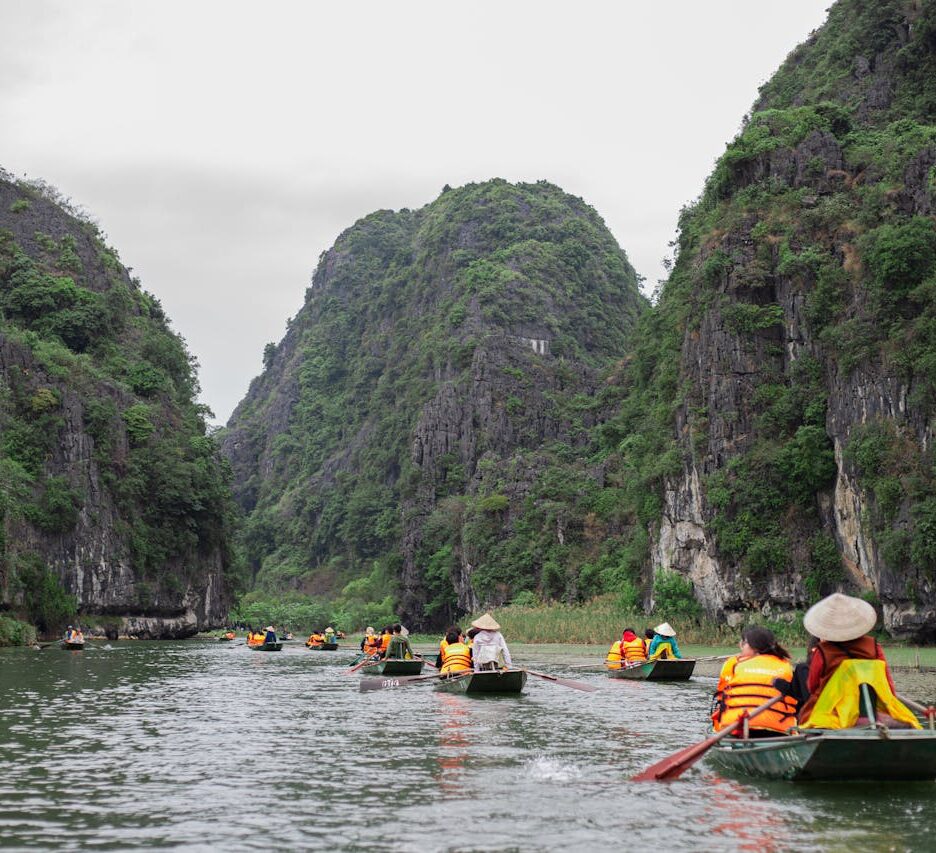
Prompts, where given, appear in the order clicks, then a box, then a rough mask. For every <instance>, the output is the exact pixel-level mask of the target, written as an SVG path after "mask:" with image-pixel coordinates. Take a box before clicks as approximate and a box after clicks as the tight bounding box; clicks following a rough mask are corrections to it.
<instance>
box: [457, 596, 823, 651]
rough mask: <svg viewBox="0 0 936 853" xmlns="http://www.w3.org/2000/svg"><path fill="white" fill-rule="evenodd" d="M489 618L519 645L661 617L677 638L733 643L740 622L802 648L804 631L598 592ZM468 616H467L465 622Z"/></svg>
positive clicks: (640, 625)
mask: <svg viewBox="0 0 936 853" xmlns="http://www.w3.org/2000/svg"><path fill="white" fill-rule="evenodd" d="M493 615H494V618H495V619H496V620H497V621H498V622H499V623H500V626H501V631H502V632H503V634H504V636H505V637H506V638H507V640H508V641H514V642H520V643H597V644H601V643H608V644H610V643H612V642H613V641H614V640H616V639H618V638H619V637H620V636H621V631H622V630H623V629H624V628H633V629H634V630H635V631H636V632H637V633H638V634H639V635H641V636H642V635H643V632H644V629H645V628H647V627H653V626H654V625H658V624H659V623H660V622H663V621H666V622H669V623H670V625H672V626H673V628H674V629H675V630H676V634H677V639H678V640H679V641H680V642H684V643H691V644H699V645H710V646H724V645H727V646H732V645H734V644H735V643H737V641H738V637H739V636H740V634H741V628H742V627H743V626H745V625H761V626H763V627H765V628H770V630H771V631H773V632H774V634H776V635H777V639H778V640H779V641H780V642H781V643H784V644H789V645H793V646H805V644H806V641H807V635H806V632H805V631H804V630H803V626H802V622H801V621H800V620H799V619H797V620H796V621H795V622H778V621H774V620H769V619H765V618H764V617H763V615H762V614H760V613H757V612H754V613H751V614H750V617H749V618H748V619H745V620H744V621H743V622H742V624H741V626H739V627H737V628H732V627H731V626H730V625H728V624H727V623H726V622H723V621H718V620H715V619H711V618H707V617H704V616H702V617H697V616H683V615H681V614H679V613H654V614H650V615H648V614H646V613H642V612H634V611H632V610H627V609H624V608H622V607H621V606H619V605H618V604H617V602H616V599H615V597H614V596H603V597H601V598H596V599H593V600H592V601H589V602H586V603H584V604H559V603H551V604H540V605H535V606H529V607H527V606H519V605H512V606H509V607H502V608H499V609H498V610H497V611H495V612H494V614H493ZM470 621H471V620H466V624H467V623H468V622H470Z"/></svg>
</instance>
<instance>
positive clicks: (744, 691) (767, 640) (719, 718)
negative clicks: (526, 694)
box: [712, 626, 796, 737]
mask: <svg viewBox="0 0 936 853" xmlns="http://www.w3.org/2000/svg"><path fill="white" fill-rule="evenodd" d="M740 647H741V652H740V654H737V655H735V656H734V657H732V658H729V659H728V660H726V661H725V665H724V666H723V667H722V670H721V674H720V675H719V677H718V688H717V689H716V691H715V695H714V696H713V697H712V725H713V727H714V729H715V731H721V730H722V729H725V728H729V727H731V728H734V727H736V726H738V724H739V723H741V722H742V719H743V717H744V715H745V712H747V713H750V712H751V711H753V710H754V709H755V708H757V707H758V706H759V705H763V704H764V703H765V702H766V701H767V700H768V699H773V698H774V697H775V696H781V695H782V696H783V697H784V698H783V699H782V700H781V701H780V702H778V703H776V704H775V705H773V707H771V708H768V709H767V710H766V711H762V712H760V713H759V714H758V715H757V716H756V717H754V719H752V720H751V723H750V727H749V731H750V735H751V736H752V737H776V736H777V735H779V734H786V733H787V732H788V731H789V730H790V729H791V728H793V726H795V725H796V702H795V701H794V700H793V699H791V698H790V697H789V696H786V695H785V694H783V693H781V691H780V690H778V689H777V687H775V686H774V679H782V680H784V681H790V680H792V678H793V666H792V664H791V663H790V654H789V652H787V650H786V649H785V648H783V646H781V645H780V644H779V643H778V642H777V640H776V637H774V635H773V632H772V631H769V630H767V629H766V628H758V627H755V626H752V627H750V628H745V629H744V631H743V632H742V634H741V641H740Z"/></svg>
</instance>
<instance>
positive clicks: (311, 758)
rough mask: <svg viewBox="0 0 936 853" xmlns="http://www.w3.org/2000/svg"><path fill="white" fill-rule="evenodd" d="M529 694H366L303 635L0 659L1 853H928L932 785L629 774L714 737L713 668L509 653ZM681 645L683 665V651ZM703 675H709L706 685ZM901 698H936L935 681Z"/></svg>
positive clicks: (922, 682) (913, 680)
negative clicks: (652, 677) (641, 669)
mask: <svg viewBox="0 0 936 853" xmlns="http://www.w3.org/2000/svg"><path fill="white" fill-rule="evenodd" d="M512 651H513V653H514V658H515V660H516V662H522V663H524V664H526V665H528V666H531V667H532V668H535V669H542V670H544V671H548V672H551V673H554V674H557V675H562V676H565V677H571V678H575V679H579V680H581V681H586V682H589V683H592V684H594V685H596V686H598V687H599V688H600V690H599V691H598V692H595V693H584V692H580V691H576V690H572V689H568V688H565V687H561V686H557V685H555V684H553V683H550V682H546V681H544V680H542V679H537V678H533V677H531V678H530V680H529V683H528V684H527V687H526V692H525V694H524V695H522V696H519V697H517V696H514V697H509V696H508V697H496V698H474V697H469V696H461V695H451V694H448V693H442V692H439V691H436V690H435V689H433V687H432V682H429V683H428V684H418V685H411V686H408V687H404V688H399V689H395V690H384V691H375V692H366V693H361V692H359V690H358V681H359V675H358V674H355V675H351V676H348V675H346V674H345V672H346V670H347V664H348V662H349V661H350V660H351V659H352V657H353V654H352V652H345V651H338V652H331V653H329V652H312V651H308V650H307V649H305V648H304V647H303V646H302V644H301V643H300V642H296V643H293V644H287V645H286V646H285V648H284V650H283V651H282V652H279V653H268V654H264V653H258V652H254V651H251V650H249V649H247V648H246V647H245V646H244V645H242V643H241V641H237V642H236V643H220V642H215V641H207V640H191V641H184V642H166V643H149V642H125V641H121V642H115V643H113V644H112V646H111V645H106V644H104V643H89V648H87V649H86V650H84V651H82V652H66V651H63V650H61V649H59V648H57V647H51V648H47V649H43V650H42V651H37V650H33V649H0V846H2V847H4V848H5V849H41V850H78V849H82V850H132V849H137V848H150V849H186V850H222V849H223V850H229V851H237V850H258V849H260V850H262V849H276V850H324V851H514V850H516V851H554V850H562V851H576V850H582V851H605V850H607V851H614V850H635V851H638V850H659V851H681V850H693V851H709V850H713V851H718V850H759V851H787V850H833V851H837V850H841V851H858V850H897V851H904V850H908V851H909V850H923V849H933V846H934V844H936V842H934V840H933V839H934V837H936V807H934V806H936V803H934V800H936V785H934V784H931V783H914V784H890V785H870V784H861V783H852V784H848V785H845V784H828V783H826V784H812V785H808V784H801V785H794V784H785V783H761V782H750V781H745V780H742V779H739V778H727V777H724V776H720V775H718V774H717V773H716V772H714V771H713V770H712V768H710V767H709V766H708V765H707V763H706V762H705V761H702V762H700V763H699V764H697V765H696V766H695V767H694V768H693V769H691V770H690V771H688V772H687V773H686V774H685V775H684V776H683V777H682V778H680V779H679V780H677V781H675V782H672V783H643V784H633V783H629V782H628V778H629V776H630V775H631V774H633V773H635V772H637V771H639V770H642V769H643V768H645V767H646V766H648V765H649V764H651V763H653V762H654V761H657V760H659V759H660V758H663V757H664V756H666V755H667V754H669V753H671V752H674V751H676V750H677V749H680V748H682V747H684V746H687V745H689V744H690V743H693V742H695V741H698V740H701V739H702V738H704V737H705V736H706V722H707V716H706V715H707V711H708V707H709V697H710V694H711V692H712V690H713V688H714V684H715V677H714V676H715V674H716V672H717V665H715V664H709V665H708V669H704V670H702V672H703V674H702V675H699V676H694V677H693V679H692V680H691V681H689V682H686V683H681V684H672V683H671V684H667V683H653V682H631V681H612V680H609V679H607V678H606V677H604V676H603V674H601V673H599V672H595V673H588V672H583V671H582V670H578V671H576V670H571V669H569V668H568V667H569V665H571V664H574V663H580V662H584V661H587V660H589V659H591V660H594V659H595V657H596V656H598V657H601V656H603V650H598V649H594V650H591V651H590V652H589V651H588V650H585V649H583V647H582V646H567V647H555V646H552V647H545V648H544V647H539V646H515V647H513V648H512ZM684 651H686V650H684ZM705 673H707V674H705ZM896 678H897V682H898V688H899V689H901V690H903V691H905V692H906V694H907V695H908V696H910V697H912V698H915V699H918V700H920V701H927V700H932V699H936V679H934V677H933V676H932V675H921V674H918V673H908V672H898V673H896Z"/></svg>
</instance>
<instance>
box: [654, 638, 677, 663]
mask: <svg viewBox="0 0 936 853" xmlns="http://www.w3.org/2000/svg"><path fill="white" fill-rule="evenodd" d="M674 657H676V655H675V654H673V644H672V643H671V642H670V641H669V640H666V641H664V642H662V643H660V645H658V646H657V647H656V651H655V652H654V653H653V654H652V655H650V660H657V659H658V658H674Z"/></svg>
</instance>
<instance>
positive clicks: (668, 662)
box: [608, 658, 696, 681]
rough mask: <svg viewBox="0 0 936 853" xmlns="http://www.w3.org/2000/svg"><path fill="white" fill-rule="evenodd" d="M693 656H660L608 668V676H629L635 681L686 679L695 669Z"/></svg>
mask: <svg viewBox="0 0 936 853" xmlns="http://www.w3.org/2000/svg"><path fill="white" fill-rule="evenodd" d="M695 665H696V662H695V659H694V658H660V659H659V660H655V661H648V662H647V663H642V664H639V665H638V666H634V665H631V666H629V667H627V668H626V669H609V670H608V678H630V679H634V680H636V681H688V680H689V677H690V676H691V675H692V672H693V670H694V669H695Z"/></svg>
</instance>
